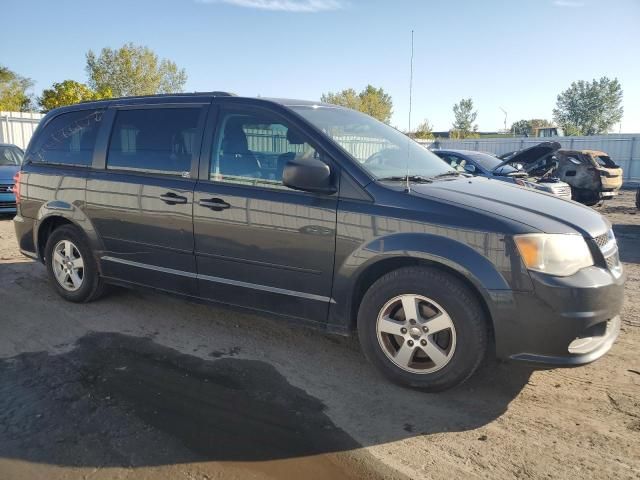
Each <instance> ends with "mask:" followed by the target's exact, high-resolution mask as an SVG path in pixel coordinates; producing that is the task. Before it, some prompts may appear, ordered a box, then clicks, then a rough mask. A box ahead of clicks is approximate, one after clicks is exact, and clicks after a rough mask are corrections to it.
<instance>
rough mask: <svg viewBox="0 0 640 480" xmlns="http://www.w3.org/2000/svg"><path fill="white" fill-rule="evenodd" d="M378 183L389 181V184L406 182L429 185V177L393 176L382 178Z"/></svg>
mask: <svg viewBox="0 0 640 480" xmlns="http://www.w3.org/2000/svg"><path fill="white" fill-rule="evenodd" d="M378 180H379V181H389V182H406V181H407V180H408V181H410V182H415V183H431V182H433V180H431V177H423V176H422V175H395V176H391V177H382V178H379V179H378Z"/></svg>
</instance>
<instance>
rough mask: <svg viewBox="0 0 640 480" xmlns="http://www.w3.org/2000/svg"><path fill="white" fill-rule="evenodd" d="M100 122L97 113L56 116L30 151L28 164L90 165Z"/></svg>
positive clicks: (83, 111) (72, 113) (86, 111)
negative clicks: (29, 162)
mask: <svg viewBox="0 0 640 480" xmlns="http://www.w3.org/2000/svg"><path fill="white" fill-rule="evenodd" d="M101 122H102V111H101V110H80V111H77V112H69V113H63V114H62V115H58V116H57V117H55V118H54V119H52V120H51V121H50V122H49V123H47V125H45V127H44V129H43V131H42V133H41V134H39V135H38V138H37V139H36V141H35V144H34V146H33V148H32V149H31V151H30V155H29V158H30V160H32V161H34V162H43V163H54V164H62V165H78V166H88V165H90V164H91V160H92V157H93V149H94V147H95V143H96V135H97V133H98V129H99V127H100V123H101Z"/></svg>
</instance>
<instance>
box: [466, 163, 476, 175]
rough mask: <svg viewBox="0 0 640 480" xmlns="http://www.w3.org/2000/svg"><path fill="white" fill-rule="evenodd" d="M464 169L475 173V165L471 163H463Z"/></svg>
mask: <svg viewBox="0 0 640 480" xmlns="http://www.w3.org/2000/svg"><path fill="white" fill-rule="evenodd" d="M464 171H465V172H467V173H473V174H475V173H476V166H475V165H473V164H471V163H465V165H464Z"/></svg>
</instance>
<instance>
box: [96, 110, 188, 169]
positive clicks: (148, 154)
mask: <svg viewBox="0 0 640 480" xmlns="http://www.w3.org/2000/svg"><path fill="white" fill-rule="evenodd" d="M199 116H200V109H199V108H150V109H137V110H121V111H119V112H118V113H117V115H116V120H115V123H114V126H113V131H112V132H111V140H110V142H109V153H108V156H107V168H117V169H123V170H135V171H143V172H146V171H153V172H157V173H164V174H174V175H183V176H185V175H187V174H188V173H189V172H190V171H191V156H192V154H193V150H194V145H195V143H196V130H197V126H198V117H199Z"/></svg>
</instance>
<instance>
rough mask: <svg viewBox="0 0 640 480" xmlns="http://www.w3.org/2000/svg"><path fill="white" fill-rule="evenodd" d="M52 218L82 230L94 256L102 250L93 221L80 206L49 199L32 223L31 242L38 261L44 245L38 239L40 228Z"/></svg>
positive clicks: (41, 258)
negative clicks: (60, 219) (59, 219)
mask: <svg viewBox="0 0 640 480" xmlns="http://www.w3.org/2000/svg"><path fill="white" fill-rule="evenodd" d="M53 218H63V219H64V220H66V221H68V222H69V223H71V224H72V225H74V226H75V227H77V228H78V229H79V230H80V231H81V232H83V233H84V234H85V236H86V237H87V240H88V241H89V246H90V247H91V250H92V251H93V252H94V256H95V255H97V252H99V251H102V250H103V244H102V241H101V240H100V237H99V236H98V234H97V232H96V229H95V228H94V226H93V223H92V222H91V220H89V217H88V216H87V215H86V214H85V213H84V212H83V211H82V209H81V208H79V207H78V206H77V205H74V204H73V203H69V202H65V201H64V200H51V201H48V202H45V203H44V204H42V206H41V207H40V209H39V210H38V214H37V216H36V219H35V222H34V225H33V244H34V245H35V248H36V252H37V253H38V258H39V259H40V261H44V258H43V254H42V252H43V249H44V245H40V242H39V241H38V239H39V238H40V228H41V227H42V226H43V225H46V224H47V223H48V222H49V221H50V220H51V219H53ZM96 258H97V257H96ZM98 264H99V262H98Z"/></svg>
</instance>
